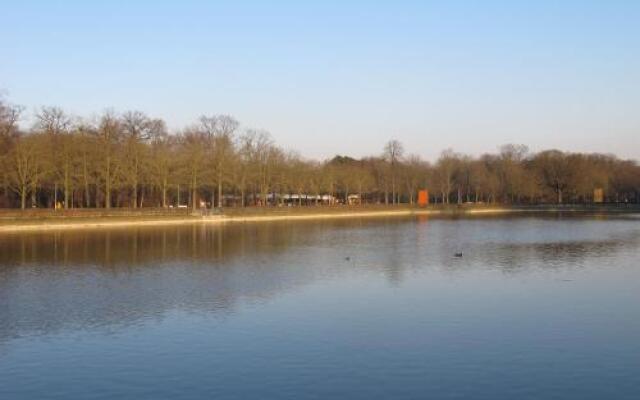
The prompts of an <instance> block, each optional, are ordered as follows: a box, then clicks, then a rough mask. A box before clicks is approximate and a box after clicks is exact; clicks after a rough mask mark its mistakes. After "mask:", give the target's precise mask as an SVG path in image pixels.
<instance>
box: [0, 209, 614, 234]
mask: <svg viewBox="0 0 640 400" xmlns="http://www.w3.org/2000/svg"><path fill="white" fill-rule="evenodd" d="M585 211H589V210H584V209H558V208H555V207H549V208H544V209H539V208H532V209H525V208H509V207H492V208H484V207H483V208H466V209H455V210H451V209H415V208H407V209H400V210H397V209H396V210H357V211H356V210H349V211H345V212H342V211H333V212H322V211H320V212H317V213H314V212H310V213H309V212H307V213H300V214H295V213H292V214H275V213H274V214H271V215H269V214H268V213H267V214H266V215H224V214H223V215H216V216H205V217H183V218H175V217H171V218H155V219H143V218H141V219H137V218H136V219H129V220H116V221H114V220H109V219H108V217H107V218H105V220H103V221H101V220H99V219H97V220H96V219H92V220H78V221H69V222H54V221H50V220H49V221H46V220H44V221H36V222H33V221H29V222H24V223H21V222H19V221H18V222H14V223H11V224H5V225H2V224H0V233H4V232H41V231H57V230H81V229H98V228H132V227H153V226H176V225H220V224H229V223H248V222H273V221H303V220H326V219H347V218H380V217H409V216H419V215H452V216H453V215H455V216H465V215H478V214H482V215H492V214H496V215H497V214H506V213H535V212H538V213H544V212H585ZM605 211H606V210H605Z"/></svg>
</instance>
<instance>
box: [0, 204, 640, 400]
mask: <svg viewBox="0 0 640 400" xmlns="http://www.w3.org/2000/svg"><path fill="white" fill-rule="evenodd" d="M639 245H640V219H638V218H637V217H636V216H625V217H615V218H614V217H610V218H602V217H581V218H575V217H571V218H568V217H566V216H565V217H562V216H554V217H551V218H549V217H547V218H537V217H526V218H477V219H457V220H447V219H389V220H351V221H333V222H313V223H306V222H296V223H293V222H292V223H265V224H247V225H230V226H225V227H203V226H193V227H191V226H187V227H163V228H144V229H126V230H98V231H85V232H60V233H42V234H28V235H27V234H4V235H0V399H65V400H67V399H178V398H180V399H314V398H349V399H374V398H384V399H403V398H416V399H418V398H420V399H424V398H444V399H446V398H451V399H455V398H475V399H528V398H530V399H539V398H545V399H555V398H557V399H638V398H640V265H639V264H640V263H639V260H640V247H639ZM459 251H462V252H463V253H464V256H463V257H462V258H456V257H454V256H453V255H454V253H456V252H459Z"/></svg>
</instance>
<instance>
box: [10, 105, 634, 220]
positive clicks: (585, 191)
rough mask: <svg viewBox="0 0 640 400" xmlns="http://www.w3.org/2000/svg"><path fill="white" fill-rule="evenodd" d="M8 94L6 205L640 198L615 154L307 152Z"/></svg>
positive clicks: (216, 127) (216, 120) (240, 132)
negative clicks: (423, 195) (25, 102)
mask: <svg viewBox="0 0 640 400" xmlns="http://www.w3.org/2000/svg"><path fill="white" fill-rule="evenodd" d="M24 116H25V115H24V109H23V108H22V107H19V106H15V105H12V104H11V103H9V102H8V101H7V100H6V99H0V166H1V168H0V207H11V208H23V209H24V208H32V207H38V208H53V207H55V205H57V206H58V207H63V208H111V207H131V208H138V207H178V206H180V207H185V206H188V207H194V208H201V207H230V206H233V207H244V206H278V205H283V204H287V205H294V206H313V205H318V204H399V203H408V204H413V203H415V201H416V196H417V192H418V190H419V189H428V190H429V193H430V201H431V202H432V203H452V204H455V203H467V202H477V203H480V202H482V203H502V204H543V203H591V202H593V201H594V191H597V190H600V189H601V190H602V193H603V195H604V196H603V199H602V201H604V202H608V203H614V202H615V203H637V202H638V201H639V197H638V192H639V191H640V167H639V166H638V165H637V163H636V162H635V161H631V160H621V159H618V158H617V157H615V156H613V155H608V154H583V153H568V152H561V151H558V150H547V151H542V152H539V153H531V152H529V150H528V149H527V147H526V146H523V145H504V146H502V147H499V148H498V150H497V151H496V153H495V154H485V155H482V156H480V157H472V156H468V155H464V154H459V153H456V152H454V151H453V150H445V151H443V152H442V154H441V155H440V157H439V159H438V160H436V161H435V162H434V163H430V162H427V161H425V160H423V159H421V158H420V157H419V156H417V155H414V154H411V153H410V152H407V151H405V149H404V147H403V145H402V144H401V143H400V142H398V141H396V140H390V141H389V142H388V143H386V144H384V145H383V144H381V148H380V153H379V154H375V155H371V156H369V157H365V158H361V159H354V158H351V157H348V156H335V157H334V158H332V159H330V160H326V161H316V160H308V159H305V158H303V157H302V156H300V155H299V154H297V153H295V152H291V151H285V150H284V149H283V148H282V147H280V146H278V145H277V144H276V143H274V141H273V140H272V138H271V136H270V135H269V133H268V132H266V131H263V130H253V129H244V128H241V127H240V124H239V122H238V121H236V120H235V119H234V118H233V117H231V116H228V115H211V116H202V117H200V118H199V119H198V120H197V121H196V122H195V123H194V124H193V125H190V126H188V127H186V128H184V129H182V130H181V131H179V132H171V133H170V132H168V130H167V128H166V125H165V123H164V121H163V120H162V119H159V118H152V117H149V116H147V115H145V114H144V113H142V112H138V111H127V112H123V113H115V112H112V111H107V112H104V113H103V114H102V115H100V116H99V117H96V118H93V120H87V119H81V118H77V117H74V116H71V115H68V114H67V113H65V112H64V111H63V110H62V109H60V108H57V107H43V108H40V109H39V110H38V111H37V112H36V113H35V115H34V116H33V118H32V120H33V121H35V122H34V123H33V124H32V126H30V127H28V128H23V127H22V125H23V124H20V123H19V122H20V121H21V120H22V119H23V117H24Z"/></svg>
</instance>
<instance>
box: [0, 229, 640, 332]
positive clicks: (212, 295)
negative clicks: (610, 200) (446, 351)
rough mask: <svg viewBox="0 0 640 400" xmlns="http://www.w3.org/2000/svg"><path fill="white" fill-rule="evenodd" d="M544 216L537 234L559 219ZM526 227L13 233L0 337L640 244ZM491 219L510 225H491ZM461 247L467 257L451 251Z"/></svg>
mask: <svg viewBox="0 0 640 400" xmlns="http://www.w3.org/2000/svg"><path fill="white" fill-rule="evenodd" d="M547 224H549V225H544V227H543V229H542V230H540V231H537V232H536V233H535V235H534V238H535V237H539V236H540V235H543V236H544V232H547V231H548V230H549V229H554V227H556V226H557V225H554V224H555V223H547ZM529 228H530V225H527V222H522V224H520V225H519V224H515V225H504V224H502V223H500V222H499V221H498V222H496V221H488V220H477V221H463V220H456V221H448V220H436V219H433V220H429V221H419V222H418V223H403V221H402V220H397V219H395V220H369V221H365V220H351V221H346V220H345V221H330V222H329V221H326V222H319V223H318V222H314V223H273V224H271V223H269V224H245V225H228V226H202V225H193V226H181V227H162V228H139V229H128V230H95V231H85V232H80V231H78V232H72V231H68V232H56V233H42V234H37V235H33V234H29V235H6V236H3V237H2V238H1V240H0V342H2V341H4V340H7V339H9V338H13V337H19V336H22V335H29V334H41V333H51V332H56V331H59V330H63V329H87V328H90V329H91V328H100V329H107V330H108V329H117V328H118V327H122V326H127V325H130V324H135V323H138V322H139V321H141V320H145V319H153V318H163V317H164V316H165V315H166V313H167V312H168V311H171V310H182V311H190V312H203V313H206V314H208V315H215V316H217V317H222V318H223V317H224V316H225V315H228V314H229V313H233V312H234V310H235V308H236V305H237V303H238V299H243V298H244V299H252V300H254V301H255V300H257V301H263V300H265V299H269V298H272V297H273V296H275V295H277V294H279V293H282V292H285V291H287V290H290V289H291V288H296V287H300V286H301V285H307V284H311V283H314V282H319V281H321V280H322V279H326V278H329V279H335V278H336V277H344V276H347V275H349V274H355V276H356V277H357V276H366V275H365V274H374V275H380V274H382V275H383V276H385V277H386V279H387V281H388V282H389V284H390V285H393V286H401V284H402V282H403V280H405V279H408V278H407V272H408V271H409V270H411V269H415V270H426V269H430V268H432V269H433V268H435V269H436V270H437V271H438V273H440V274H441V273H450V272H456V273H458V272H459V273H464V272H465V271H469V270H470V269H475V270H478V269H487V268H500V269H501V270H502V271H504V272H507V273H520V272H524V271H531V270H533V269H536V268H571V267H574V266H580V265H581V264H582V263H583V262H584V260H585V259H587V258H590V257H605V256H613V255H614V254H615V253H616V252H617V251H619V250H621V249H624V248H629V247H630V246H632V247H633V246H636V245H637V235H626V236H624V237H623V236H615V235H611V234H607V235H606V236H605V237H606V238H607V239H606V240H601V241H595V240H575V241H561V242H553V243H550V242H544V241H539V242H537V241H535V240H533V241H532V240H528V239H527V238H525V239H527V240H520V239H522V238H520V239H518V240H513V238H512V236H514V233H513V232H516V231H517V230H518V229H529ZM538 228H539V227H537V228H536V229H538ZM495 229H503V230H504V231H503V233H502V234H501V236H499V235H495V234H492V235H487V234H486V231H487V230H495ZM616 229H617V228H616ZM627 233H628V232H627ZM501 238H502V239H501ZM458 249H463V250H464V252H465V254H464V258H463V259H454V258H453V253H454V252H455V251H456V250H458ZM347 257H349V261H347V260H346V258H347ZM363 281H366V280H363ZM327 295H331V293H327Z"/></svg>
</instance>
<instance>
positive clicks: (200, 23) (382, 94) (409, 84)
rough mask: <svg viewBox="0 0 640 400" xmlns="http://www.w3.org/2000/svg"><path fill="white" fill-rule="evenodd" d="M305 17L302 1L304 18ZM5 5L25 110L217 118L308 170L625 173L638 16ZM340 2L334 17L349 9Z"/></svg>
mask: <svg viewBox="0 0 640 400" xmlns="http://www.w3.org/2000/svg"><path fill="white" fill-rule="evenodd" d="M303 3H304V4H303ZM316 3H317V4H307V2H293V1H281V2H277V1H270V2H267V1H260V2H258V1H245V2H243V1H225V2H215V1H206V2H205V1H174V2H168V1H137V2H136V1H115V0H112V1H104V2H94V1H28V0H21V1H7V2H4V3H3V4H2V5H1V6H0V38H2V39H1V40H0V54H1V59H0V88H2V89H4V90H5V91H6V92H8V98H9V100H10V101H12V102H14V103H18V104H22V105H24V106H26V107H27V110H28V111H30V112H31V111H33V110H34V109H35V108H36V107H38V106H41V105H59V106H61V107H63V108H64V109H65V110H67V111H69V112H71V113H76V114H81V115H93V114H97V113H99V112H101V111H102V110H104V109H105V108H107V107H112V108H114V109H116V110H127V109H139V110H142V111H145V112H147V113H148V114H150V115H154V116H162V117H164V118H165V119H166V120H167V122H168V124H169V126H170V127H172V128H176V129H177V128H180V127H182V126H184V125H185V124H188V123H190V122H192V121H194V120H195V119H196V118H197V117H198V116H199V115H200V114H203V113H207V114H211V113H228V114H232V115H234V116H235V117H236V118H237V119H239V120H240V121H241V122H242V123H243V126H246V127H256V128H265V129H267V130H269V131H270V132H271V133H272V134H273V136H274V138H275V139H276V141H277V142H278V143H280V144H281V145H283V146H285V147H287V148H291V149H296V150H299V151H300V152H301V153H302V154H303V155H305V156H308V157H318V158H322V157H328V156H331V155H333V154H335V153H341V154H351V155H354V156H361V155H365V154H372V153H378V152H380V151H381V149H382V147H383V144H384V143H385V141H387V140H388V139H389V138H397V139H399V140H401V141H402V142H403V143H404V144H405V147H406V148H407V151H409V152H412V153H417V154H421V155H422V156H424V157H426V158H427V159H433V158H435V157H437V155H438V153H439V152H440V151H441V150H442V149H444V148H447V147H452V148H454V149H455V150H457V151H461V152H467V153H471V154H479V153H482V152H487V151H494V150H496V148H497V146H499V145H500V144H504V143H523V144H527V145H529V146H530V147H531V148H532V149H533V150H539V149H542V148H550V147H554V148H560V149H564V150H579V151H601V152H611V153H616V154H618V155H620V156H622V157H630V158H635V159H640V146H639V145H638V142H639V141H640V140H638V136H639V135H640V1H635V0H629V1H605V0H602V1H569V0H567V1H528V2H525V1H516V0H514V1H502V2H500V1H440V2H435V1H434V2H429V1H416V2H410V1H393V2H392V1H389V2H386V3H383V2H376V3H374V2H369V1H353V2H342V1H318V2H316ZM347 3H348V4H347Z"/></svg>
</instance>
